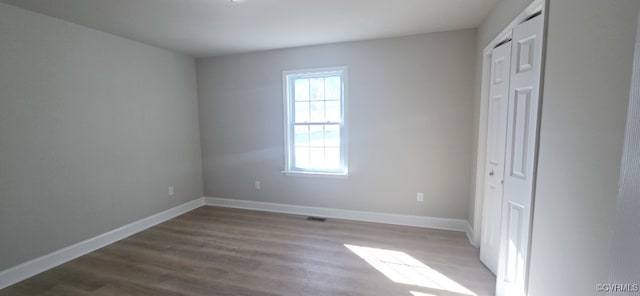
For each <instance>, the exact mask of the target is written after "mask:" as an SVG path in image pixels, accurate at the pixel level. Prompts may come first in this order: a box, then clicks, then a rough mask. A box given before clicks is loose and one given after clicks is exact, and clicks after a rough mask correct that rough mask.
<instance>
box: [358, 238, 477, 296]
mask: <svg viewBox="0 0 640 296" xmlns="http://www.w3.org/2000/svg"><path fill="white" fill-rule="evenodd" d="M345 247H347V248H348V249H349V250H351V251H352V252H354V253H355V254H357V255H358V256H360V258H362V259H364V260H365V261H367V263H369V264H371V266H373V267H374V268H375V269H377V270H378V271H379V272H381V273H382V274H384V275H385V276H386V277H388V278H389V279H390V280H392V281H393V282H395V283H400V284H406V285H410V286H419V287H424V288H428V289H431V290H437V291H438V292H447V291H448V292H452V293H457V294H459V295H466V296H477V295H476V294H475V293H473V292H472V291H470V290H469V289H467V288H465V287H463V286H462V285H460V284H458V283H456V282H455V281H454V280H452V279H450V278H448V277H446V276H445V275H443V274H441V273H439V272H438V271H436V270H434V269H432V268H430V267H429V266H427V265H425V264H424V263H422V262H420V261H419V260H417V259H415V258H413V257H411V256H409V255H408V254H407V253H405V252H400V251H394V250H385V249H378V248H369V247H361V246H354V245H347V244H345ZM410 292H411V294H413V295H414V296H429V295H434V294H425V293H421V292H415V291H410Z"/></svg>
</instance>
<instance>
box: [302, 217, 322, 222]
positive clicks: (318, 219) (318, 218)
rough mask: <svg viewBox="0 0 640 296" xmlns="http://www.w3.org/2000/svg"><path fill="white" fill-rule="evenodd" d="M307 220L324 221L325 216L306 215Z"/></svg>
mask: <svg viewBox="0 0 640 296" xmlns="http://www.w3.org/2000/svg"><path fill="white" fill-rule="evenodd" d="M307 220H309V221H315V222H324V221H327V218H322V217H311V216H309V217H307Z"/></svg>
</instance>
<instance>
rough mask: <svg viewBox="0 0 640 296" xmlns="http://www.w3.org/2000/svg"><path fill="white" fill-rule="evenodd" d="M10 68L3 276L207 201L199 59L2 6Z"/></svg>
mask: <svg viewBox="0 0 640 296" xmlns="http://www.w3.org/2000/svg"><path fill="white" fill-rule="evenodd" d="M0 69H2V71H0V90H1V93H0V238H1V239H0V270H2V269H5V268H8V267H11V266H14V265H16V264H19V263H21V262H24V261H26V260H29V259H33V258H35V257H37V256H40V255H44V254H46V253H49V252H52V251H54V250H57V249H60V248H62V247H66V246H69V245H71V244H73V243H76V242H79V241H82V240H85V239H87V238H90V237H93V236H96V235H98V234H100V233H103V232H106V231H109V230H112V229H115V228H117V227H120V226H123V225H125V224H127V223H130V222H132V221H135V220H138V219H141V218H144V217H146V216H149V215H152V214H155V213H158V212H160V211H162V210H165V209H167V208H170V207H172V206H175V205H178V204H182V203H185V202H187V201H190V200H193V199H195V198H198V197H200V196H202V180H201V178H202V175H201V159H200V143H199V131H198V113H197V112H198V111H197V108H198V102H197V91H196V78H195V65H194V60H193V59H192V58H189V57H186V56H182V55H178V54H174V53H171V52H168V51H165V50H161V49H157V48H154V47H151V46H147V45H144V44H141V43H137V42H133V41H129V40H126V39H123V38H120V37H116V36H113V35H109V34H106V33H102V32H98V31H95V30H92V29H88V28H85V27H81V26H77V25H74V24H71V23H67V22H64V21H60V20H56V19H53V18H50V17H46V16H43V15H39V14H35V13H32V12H27V11H25V10H21V9H17V8H14V7H11V6H7V5H5V4H0ZM169 185H174V186H175V190H176V195H175V198H170V197H169V196H168V194H167V186H169Z"/></svg>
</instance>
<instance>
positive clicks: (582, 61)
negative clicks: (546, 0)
mask: <svg viewBox="0 0 640 296" xmlns="http://www.w3.org/2000/svg"><path fill="white" fill-rule="evenodd" d="M549 5H550V7H549V20H548V21H549V23H548V26H549V27H548V46H547V60H546V70H545V77H544V93H543V102H542V121H541V129H540V150H539V162H538V180H537V186H536V199H535V209H534V216H533V240H532V246H531V265H530V290H529V291H530V293H529V295H531V296H552V295H597V294H599V293H597V291H596V290H595V286H596V284H597V283H606V282H607V281H608V278H609V275H608V267H609V256H610V254H611V253H610V248H611V241H612V235H613V226H614V223H615V210H616V196H617V192H618V181H619V174H620V161H621V157H622V147H623V142H624V131H625V123H626V120H625V118H626V115H627V103H628V100H629V85H630V82H631V72H632V64H633V50H634V43H635V37H636V30H637V29H636V28H637V24H638V23H637V21H638V19H637V18H638V11H639V9H640V1H638V0H617V1H602V0H558V1H550V4H549Z"/></svg>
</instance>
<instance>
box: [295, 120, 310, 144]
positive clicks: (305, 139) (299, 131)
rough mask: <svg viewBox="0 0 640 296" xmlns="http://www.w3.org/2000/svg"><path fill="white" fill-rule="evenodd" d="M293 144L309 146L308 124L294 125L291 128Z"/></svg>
mask: <svg viewBox="0 0 640 296" xmlns="http://www.w3.org/2000/svg"><path fill="white" fill-rule="evenodd" d="M293 139H294V141H293V142H294V143H295V144H294V145H296V146H299V147H308V146H309V126H306V125H303V126H299V125H298V126H295V127H294V128H293Z"/></svg>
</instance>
